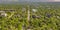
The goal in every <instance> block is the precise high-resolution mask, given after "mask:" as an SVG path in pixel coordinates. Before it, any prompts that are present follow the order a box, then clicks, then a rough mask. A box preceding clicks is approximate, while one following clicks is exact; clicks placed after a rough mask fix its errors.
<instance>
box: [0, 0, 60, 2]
mask: <svg viewBox="0 0 60 30" xmlns="http://www.w3.org/2000/svg"><path fill="white" fill-rule="evenodd" d="M25 1H26V2H60V0H0V2H25Z"/></svg>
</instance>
